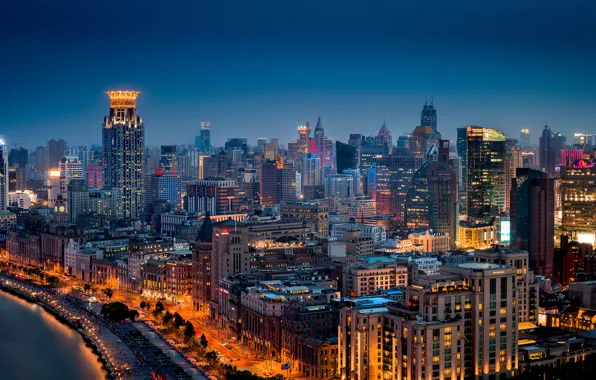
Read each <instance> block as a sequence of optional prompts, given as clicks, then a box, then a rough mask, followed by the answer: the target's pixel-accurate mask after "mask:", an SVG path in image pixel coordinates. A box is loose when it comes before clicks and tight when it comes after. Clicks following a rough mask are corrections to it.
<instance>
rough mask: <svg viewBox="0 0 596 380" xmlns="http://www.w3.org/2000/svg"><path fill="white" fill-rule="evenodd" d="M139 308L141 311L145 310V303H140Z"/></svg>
mask: <svg viewBox="0 0 596 380" xmlns="http://www.w3.org/2000/svg"><path fill="white" fill-rule="evenodd" d="M139 307H140V308H141V309H143V310H145V308H146V307H147V302H145V301H141V304H140V305H139Z"/></svg>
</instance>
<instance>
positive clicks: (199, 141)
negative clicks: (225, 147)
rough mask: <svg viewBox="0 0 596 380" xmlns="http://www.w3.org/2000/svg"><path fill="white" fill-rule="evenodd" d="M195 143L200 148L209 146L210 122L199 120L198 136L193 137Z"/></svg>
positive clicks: (204, 148) (203, 148) (206, 148)
mask: <svg viewBox="0 0 596 380" xmlns="http://www.w3.org/2000/svg"><path fill="white" fill-rule="evenodd" d="M195 145H196V146H197V147H198V148H201V149H202V150H208V149H209V148H210V147H211V124H210V123H209V122H208V121H201V131H200V134H199V136H196V137H195Z"/></svg>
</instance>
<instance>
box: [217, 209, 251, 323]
mask: <svg viewBox="0 0 596 380" xmlns="http://www.w3.org/2000/svg"><path fill="white" fill-rule="evenodd" d="M212 247H213V248H212V250H211V313H212V314H213V315H212V316H214V315H217V314H219V308H220V307H222V306H223V305H220V304H219V302H218V301H219V293H221V291H222V290H223V289H222V288H221V287H220V284H219V281H220V280H221V279H226V278H230V277H232V276H235V275H237V274H240V273H248V272H249V270H250V258H251V255H250V253H249V251H248V226H247V225H246V224H244V223H239V222H236V221H233V220H231V219H229V220H226V221H224V222H219V223H215V224H214V225H213V244H212Z"/></svg>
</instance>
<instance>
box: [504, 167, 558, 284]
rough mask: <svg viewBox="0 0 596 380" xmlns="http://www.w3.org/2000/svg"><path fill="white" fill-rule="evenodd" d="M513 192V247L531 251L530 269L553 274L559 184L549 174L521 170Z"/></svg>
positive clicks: (543, 273) (547, 274)
mask: <svg viewBox="0 0 596 380" xmlns="http://www.w3.org/2000/svg"><path fill="white" fill-rule="evenodd" d="M516 172H517V173H516V176H515V177H516V178H515V179H514V180H513V184H512V189H511V223H512V226H511V227H512V228H511V233H512V246H514V247H515V248H517V249H522V250H525V251H528V252H529V259H530V268H532V270H534V271H535V272H536V274H538V275H541V276H545V277H547V278H550V277H551V276H552V274H553V261H554V249H555V248H554V235H555V211H554V206H555V191H554V187H555V183H554V179H552V178H547V175H546V173H544V172H541V171H538V170H533V169H528V168H518V169H517V170H516Z"/></svg>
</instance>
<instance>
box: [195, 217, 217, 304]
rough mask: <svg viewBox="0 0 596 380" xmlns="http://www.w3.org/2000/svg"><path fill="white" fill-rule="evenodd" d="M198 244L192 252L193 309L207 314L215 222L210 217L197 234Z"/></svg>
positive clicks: (204, 221)
mask: <svg viewBox="0 0 596 380" xmlns="http://www.w3.org/2000/svg"><path fill="white" fill-rule="evenodd" d="M196 240H197V243H196V244H195V245H194V247H193V250H192V282H193V290H192V302H193V309H194V310H196V311H198V312H201V313H207V311H208V310H209V301H210V300H211V251H212V249H213V248H212V244H213V243H212V241H213V222H212V221H211V218H210V217H209V215H207V216H206V217H205V220H203V224H202V225H201V228H200V229H199V232H198V233H197V239H196Z"/></svg>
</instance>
